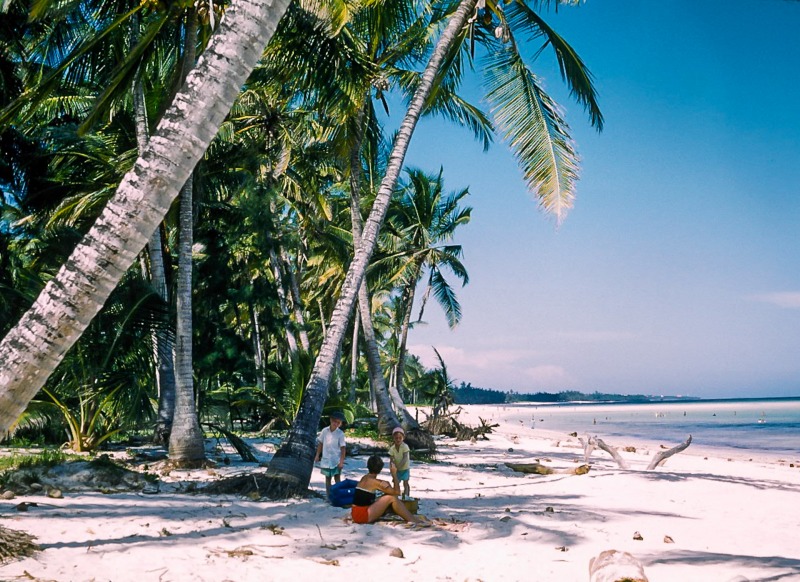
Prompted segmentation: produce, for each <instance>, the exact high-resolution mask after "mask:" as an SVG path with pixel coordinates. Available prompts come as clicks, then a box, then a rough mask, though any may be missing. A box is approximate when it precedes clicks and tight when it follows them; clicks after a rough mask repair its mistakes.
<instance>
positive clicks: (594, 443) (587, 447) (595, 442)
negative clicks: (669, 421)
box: [578, 435, 692, 471]
mask: <svg viewBox="0 0 800 582" xmlns="http://www.w3.org/2000/svg"><path fill="white" fill-rule="evenodd" d="M578 441H579V442H580V443H581V445H583V460H584V462H585V463H588V462H589V456H590V455H591V454H592V451H594V449H595V448H598V449H600V450H602V451H605V452H607V453H608V454H609V455H611V458H612V459H614V461H615V462H616V463H617V465H619V468H620V469H628V463H627V462H626V461H625V459H623V458H622V456H621V455H620V454H619V452H618V451H617V449H616V448H615V447H612V446H611V445H608V444H606V443H605V442H604V441H603V439H600V438H597V437H596V436H592V437H587V438H586V440H585V441H584V439H582V438H580V437H578ZM691 443H692V435H689V438H687V439H686V440H685V441H684V442H682V443H681V444H679V445H677V446H675V447H672V448H671V449H669V450H667V451H661V452H660V453H658V454H657V455H656V456H655V457H653V460H652V461H650V464H649V465H648V466H647V470H648V471H652V470H653V469H655V468H656V467H658V466H660V465H662V464H663V463H664V462H665V461H666V460H667V459H668V458H670V457H671V456H672V455H675V454H677V453H680V452H681V451H683V450H685V449H686V448H687V447H688V446H689V445H690V444H691Z"/></svg>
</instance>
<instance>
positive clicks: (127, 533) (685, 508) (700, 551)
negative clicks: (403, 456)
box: [0, 406, 800, 582]
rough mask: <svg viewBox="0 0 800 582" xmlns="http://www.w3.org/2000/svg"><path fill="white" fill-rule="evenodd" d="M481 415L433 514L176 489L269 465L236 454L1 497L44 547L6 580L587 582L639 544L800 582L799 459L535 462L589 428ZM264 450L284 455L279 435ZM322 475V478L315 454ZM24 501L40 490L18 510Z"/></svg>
mask: <svg viewBox="0 0 800 582" xmlns="http://www.w3.org/2000/svg"><path fill="white" fill-rule="evenodd" d="M479 417H480V418H485V419H489V418H491V419H492V420H493V422H497V423H499V424H500V426H499V427H498V428H496V429H495V431H494V432H493V433H492V434H490V435H489V440H479V441H476V442H469V441H464V442H456V441H455V440H453V439H442V440H440V441H439V442H438V445H439V453H438V455H437V458H436V461H435V462H429V463H423V462H415V463H414V464H413V465H412V472H411V488H412V495H414V496H415V497H417V498H418V499H419V500H420V501H419V505H420V513H422V514H424V515H426V516H427V517H428V518H430V519H431V520H432V521H433V522H434V525H433V526H432V527H430V528H425V529H413V528H410V527H408V526H406V525H405V524H403V523H401V522H397V521H381V522H378V523H376V524H372V525H356V524H353V523H352V522H351V520H350V518H349V515H350V514H349V510H346V509H340V508H336V507H332V506H330V505H329V504H328V503H327V502H326V501H325V500H324V499H323V498H322V497H321V496H319V497H317V496H311V497H309V498H305V499H292V500H288V501H280V502H275V501H253V500H250V499H247V498H241V497H235V496H230V495H219V496H208V495H203V494H196V495H193V494H186V493H179V492H176V491H175V489H176V487H177V484H178V483H183V484H184V486H185V484H186V483H187V482H193V481H195V482H197V483H198V485H202V484H203V483H204V482H206V481H210V480H213V479H216V478H219V476H221V475H225V474H231V473H233V474H238V473H242V472H244V471H248V470H250V471H252V470H263V469H261V468H258V467H255V466H254V465H250V466H245V465H243V464H240V463H233V464H231V465H230V466H221V467H220V468H218V469H213V470H203V471H188V472H181V471H173V472H172V473H171V474H170V475H169V477H165V482H164V484H163V485H162V487H161V488H160V490H159V492H158V493H144V492H136V493H110V494H103V493H95V492H88V493H87V492H81V493H78V492H69V491H65V492H64V497H63V498H61V499H51V498H49V497H46V496H44V495H39V496H36V495H31V496H18V497H16V498H14V499H11V500H0V525H2V526H4V527H6V528H10V529H16V530H23V531H26V532H28V533H30V534H32V535H34V536H36V538H37V542H38V543H39V545H40V546H41V548H42V551H41V552H39V553H38V554H36V555H35V556H34V557H31V558H26V559H22V560H18V561H14V562H11V563H7V564H5V565H4V566H2V567H0V580H56V581H59V582H66V581H75V582H83V581H106V580H108V581H114V582H125V581H135V582H150V581H159V582H167V581H183V580H187V581H188V580H192V581H195V580H196V581H208V582H211V581H214V582H219V581H224V580H231V581H239V582H241V581H249V580H259V581H263V580H269V581H273V580H274V581H292V582H299V581H301V580H302V581H305V580H323V579H335V578H343V577H358V578H368V579H379V580H392V581H412V580H413V581H423V580H457V581H478V580H481V581H487V582H488V581H492V582H493V581H503V582H505V581H516V580H519V581H522V580H525V581H551V580H552V581H556V580H558V581H587V580H589V561H590V559H591V558H593V557H595V556H597V555H598V554H599V553H600V552H602V551H604V550H611V549H614V550H618V551H624V552H629V553H630V554H632V555H633V556H634V557H635V558H636V559H637V560H638V561H639V562H641V564H642V565H643V567H644V571H645V573H646V576H647V578H648V579H649V581H650V582H676V581H680V582H695V581H696V582H700V581H703V582H709V581H723V582H728V581H734V580H736V581H744V580H751V581H755V580H775V581H778V580H779V581H781V582H789V581H793V580H800V549H798V547H799V546H798V541H797V540H798V539H800V510H798V507H800V462H798V459H780V460H777V459H774V458H767V457H764V458H752V460H750V459H740V458H733V457H728V456H726V455H725V454H722V455H719V454H717V455H714V454H711V453H709V452H708V451H704V450H702V449H700V448H693V447H694V445H693V446H690V447H689V448H688V449H687V450H686V451H684V452H682V453H680V454H677V455H675V456H673V457H671V458H669V459H668V460H667V462H666V464H665V465H664V466H662V467H659V468H657V469H655V470H653V471H647V470H646V467H647V465H648V463H649V460H650V458H651V457H652V455H653V454H655V453H657V452H658V450H659V449H660V448H661V447H660V445H655V444H652V443H650V444H646V443H635V442H612V441H611V440H610V439H608V440H607V442H608V444H611V445H615V446H617V447H619V448H620V449H621V448H622V447H626V446H633V447H635V448H636V451H635V452H622V453H621V454H622V455H623V457H624V458H625V459H626V460H627V461H628V463H629V464H630V467H631V468H630V469H628V470H621V469H620V468H619V467H618V466H617V464H616V463H615V462H614V461H613V460H612V459H611V457H610V456H609V455H608V454H607V453H604V452H602V451H594V453H593V454H592V456H591V470H590V471H589V473H588V474H586V475H567V474H555V475H532V474H524V473H519V472H515V471H513V470H511V469H509V468H508V467H506V465H505V463H507V462H512V463H528V462H534V461H538V462H540V463H543V464H545V465H547V466H550V467H553V468H562V469H568V468H574V467H575V466H577V465H580V464H582V463H583V449H582V447H581V445H580V443H579V442H578V439H577V438H574V437H570V436H568V435H567V434H562V433H555V432H551V431H547V430H544V429H542V428H541V427H538V426H537V427H536V428H535V429H532V428H531V427H530V426H524V425H523V424H522V423H520V422H519V421H514V422H506V421H504V420H503V408H502V407H484V406H467V407H464V411H463V413H462V415H461V417H460V420H461V421H462V422H465V423H467V424H472V425H477V424H479V421H478V418H479ZM576 429H577V427H576ZM662 444H663V445H665V446H668V447H671V446H673V445H676V444H678V443H662ZM260 450H262V451H264V454H265V458H268V453H269V451H270V450H272V445H270V444H269V443H263V446H261V448H260ZM798 455H799V456H800V453H798ZM365 464H366V456H351V457H349V458H348V459H347V462H346V465H345V476H346V477H353V478H357V477H358V476H360V475H361V474H363V472H364V467H365ZM311 486H312V488H313V489H314V490H316V491H323V492H324V484H323V478H322V476H321V475H320V473H319V470H318V469H316V468H315V470H314V475H313V477H312V482H311ZM21 502H27V503H28V504H35V505H29V506H28V510H27V511H22V512H21V511H17V510H16V509H15V507H16V506H17V505H18V504H19V503H21ZM637 532H638V534H640V535H639V536H636V537H641V538H642V539H634V537H635V534H636V533H637ZM396 548H399V549H400V550H401V551H402V557H395V556H394V555H392V550H395V549H396ZM395 553H396V552H395Z"/></svg>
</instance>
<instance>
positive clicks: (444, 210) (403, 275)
mask: <svg viewBox="0 0 800 582" xmlns="http://www.w3.org/2000/svg"><path fill="white" fill-rule="evenodd" d="M407 173H408V181H407V183H406V184H403V185H402V186H401V188H400V197H399V198H398V199H397V201H396V204H395V205H393V207H392V208H390V209H389V215H388V217H387V227H386V230H387V233H388V234H391V237H392V238H393V239H394V240H395V241H396V247H395V248H393V249H392V250H391V252H388V253H387V255H386V256H385V257H382V258H381V259H380V260H379V261H377V262H376V267H378V266H379V265H382V264H384V263H385V264H387V265H390V266H391V265H393V264H394V265H397V266H396V268H395V270H394V272H393V274H392V275H391V277H390V280H391V281H393V282H395V283H399V284H400V285H401V290H400V293H401V299H400V304H399V306H398V307H399V313H398V319H399V321H398V325H397V328H396V335H397V339H398V341H397V349H398V353H397V356H396V361H395V369H394V371H393V373H392V382H391V383H390V394H391V395H392V399H393V402H394V405H395V407H396V408H397V410H398V412H399V414H400V415H401V417H402V419H403V426H404V428H406V430H407V431H408V430H409V429H410V428H416V427H417V426H418V425H417V422H416V420H415V419H414V418H413V417H412V416H411V415H410V414H409V412H408V410H407V409H406V407H405V404H404V402H403V399H402V394H403V383H404V378H405V362H406V342H407V339H408V331H409V327H410V324H411V311H412V308H413V305H414V299H415V296H416V288H417V284H418V283H419V281H420V279H421V278H422V276H423V274H424V273H425V271H427V273H428V282H427V286H426V290H425V293H424V296H423V299H422V303H421V305H420V312H419V315H418V317H417V321H421V320H422V313H423V311H424V308H425V303H426V301H427V298H428V297H429V296H430V294H431V293H433V295H434V297H435V298H436V299H437V301H438V303H439V305H441V306H442V309H444V312H445V315H446V317H447V323H448V325H449V326H450V328H451V329H452V328H454V327H455V326H456V325H458V322H459V321H460V320H461V306H460V304H459V302H458V299H457V298H456V295H455V292H454V291H453V289H452V287H451V286H450V284H449V283H448V282H447V279H446V278H445V276H444V273H443V272H442V269H443V267H447V268H448V269H449V270H450V271H451V272H452V273H453V274H454V275H455V276H456V277H457V278H458V279H460V280H461V284H462V285H466V284H467V283H468V282H469V275H468V274H467V271H466V269H465V268H464V265H463V264H462V263H461V255H462V250H461V246H460V245H452V244H446V243H447V242H448V241H450V240H451V239H452V238H453V236H454V234H455V229H456V228H458V227H459V226H460V225H462V224H467V223H468V222H469V220H470V215H471V213H472V209H471V208H469V207H466V208H462V207H460V206H459V203H460V202H461V200H462V199H463V198H464V197H465V196H466V195H467V194H468V190H466V189H464V190H461V191H459V192H453V193H451V194H449V195H445V192H444V181H443V179H442V172H441V171H440V172H439V174H438V175H426V174H425V173H423V172H422V171H421V170H418V169H408V170H407Z"/></svg>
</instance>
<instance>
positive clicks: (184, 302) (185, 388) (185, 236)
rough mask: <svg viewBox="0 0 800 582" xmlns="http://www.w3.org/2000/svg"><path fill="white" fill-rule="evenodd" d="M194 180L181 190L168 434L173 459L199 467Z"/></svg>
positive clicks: (202, 456)
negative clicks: (194, 340)
mask: <svg viewBox="0 0 800 582" xmlns="http://www.w3.org/2000/svg"><path fill="white" fill-rule="evenodd" d="M193 182H194V181H193V180H192V178H191V177H189V179H188V180H187V181H186V184H185V186H184V187H183V189H182V190H181V198H180V212H179V220H180V227H179V233H180V234H179V242H178V283H177V288H176V292H175V297H176V303H177V309H176V321H175V327H176V334H175V337H176V340H177V341H176V344H175V372H176V373H175V388H176V390H175V414H174V415H173V417H172V431H171V432H170V435H169V457H170V461H171V462H172V463H173V464H175V465H176V466H179V467H196V466H199V465H200V464H202V462H203V460H204V459H205V447H204V445H203V432H202V431H201V430H200V424H199V422H198V420H197V406H196V403H195V393H194V373H193V368H192V244H193V238H194V237H193V232H192V231H193V226H194V212H193V208H194V204H193V196H192V193H193Z"/></svg>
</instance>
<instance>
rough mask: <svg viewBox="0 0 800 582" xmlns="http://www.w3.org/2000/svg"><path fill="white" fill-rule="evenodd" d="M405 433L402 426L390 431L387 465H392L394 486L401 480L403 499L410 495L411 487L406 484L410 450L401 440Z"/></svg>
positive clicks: (403, 438) (409, 469)
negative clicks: (390, 440)
mask: <svg viewBox="0 0 800 582" xmlns="http://www.w3.org/2000/svg"><path fill="white" fill-rule="evenodd" d="M405 438H406V433H405V431H404V430H403V429H402V427H399V426H398V427H397V428H395V429H394V430H393V431H392V444H391V445H389V467H390V468H391V467H394V468H395V469H396V471H392V477H393V479H394V485H395V488H397V485H398V483H399V482H400V481H402V482H403V499H406V498H407V497H409V496H410V493H411V489H410V488H409V486H408V479H409V477H410V476H411V450H410V449H409V448H408V445H407V444H406V443H404V442H403V441H404V440H405Z"/></svg>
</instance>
